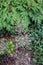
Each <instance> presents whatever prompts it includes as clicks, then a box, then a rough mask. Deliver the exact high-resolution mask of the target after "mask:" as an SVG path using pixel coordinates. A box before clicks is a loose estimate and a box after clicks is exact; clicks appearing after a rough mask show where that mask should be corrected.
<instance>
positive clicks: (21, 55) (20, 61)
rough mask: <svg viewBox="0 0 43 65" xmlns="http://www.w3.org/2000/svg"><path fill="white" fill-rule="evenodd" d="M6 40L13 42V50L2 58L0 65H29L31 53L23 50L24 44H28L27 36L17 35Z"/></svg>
mask: <svg viewBox="0 0 43 65" xmlns="http://www.w3.org/2000/svg"><path fill="white" fill-rule="evenodd" d="M3 39H4V38H3ZM3 39H2V41H3ZM6 39H7V40H10V39H11V40H12V41H13V43H14V45H15V50H14V52H13V53H12V54H10V55H9V56H8V57H4V58H3V60H2V61H0V65H31V63H30V61H31V51H26V50H25V48H24V46H25V45H26V44H28V43H29V44H30V41H28V39H29V38H28V34H25V35H21V34H19V35H16V36H15V37H14V36H12V37H6Z"/></svg>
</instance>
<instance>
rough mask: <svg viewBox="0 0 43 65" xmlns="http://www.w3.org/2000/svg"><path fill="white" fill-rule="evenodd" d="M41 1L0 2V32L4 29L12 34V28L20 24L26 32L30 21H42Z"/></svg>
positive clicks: (8, 0) (4, 0)
mask: <svg viewBox="0 0 43 65" xmlns="http://www.w3.org/2000/svg"><path fill="white" fill-rule="evenodd" d="M42 2H43V0H0V31H1V30H3V29H5V30H6V31H8V32H10V33H12V32H14V26H15V23H16V24H20V23H21V27H22V29H23V30H25V31H28V25H29V24H30V23H31V21H30V19H32V21H35V22H37V23H38V24H40V22H41V21H42V20H43V4H42Z"/></svg>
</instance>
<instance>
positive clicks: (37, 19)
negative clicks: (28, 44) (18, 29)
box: [28, 0, 43, 65]
mask: <svg viewBox="0 0 43 65" xmlns="http://www.w3.org/2000/svg"><path fill="white" fill-rule="evenodd" d="M29 3H31V5H30V6H31V9H30V11H28V12H29V17H30V22H31V24H30V25H29V32H30V39H31V41H32V45H33V46H32V51H33V57H34V58H35V59H36V60H37V61H36V63H37V64H39V65H43V5H42V0H31V1H30V2H29Z"/></svg>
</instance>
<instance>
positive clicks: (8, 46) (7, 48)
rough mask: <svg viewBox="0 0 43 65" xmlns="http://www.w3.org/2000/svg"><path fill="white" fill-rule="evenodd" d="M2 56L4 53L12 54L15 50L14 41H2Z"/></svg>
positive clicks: (0, 44)
mask: <svg viewBox="0 0 43 65" xmlns="http://www.w3.org/2000/svg"><path fill="white" fill-rule="evenodd" d="M0 47H1V48H0V56H1V55H4V54H10V53H11V52H12V51H13V50H14V45H13V42H12V41H9V42H6V43H5V42H3V43H0Z"/></svg>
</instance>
